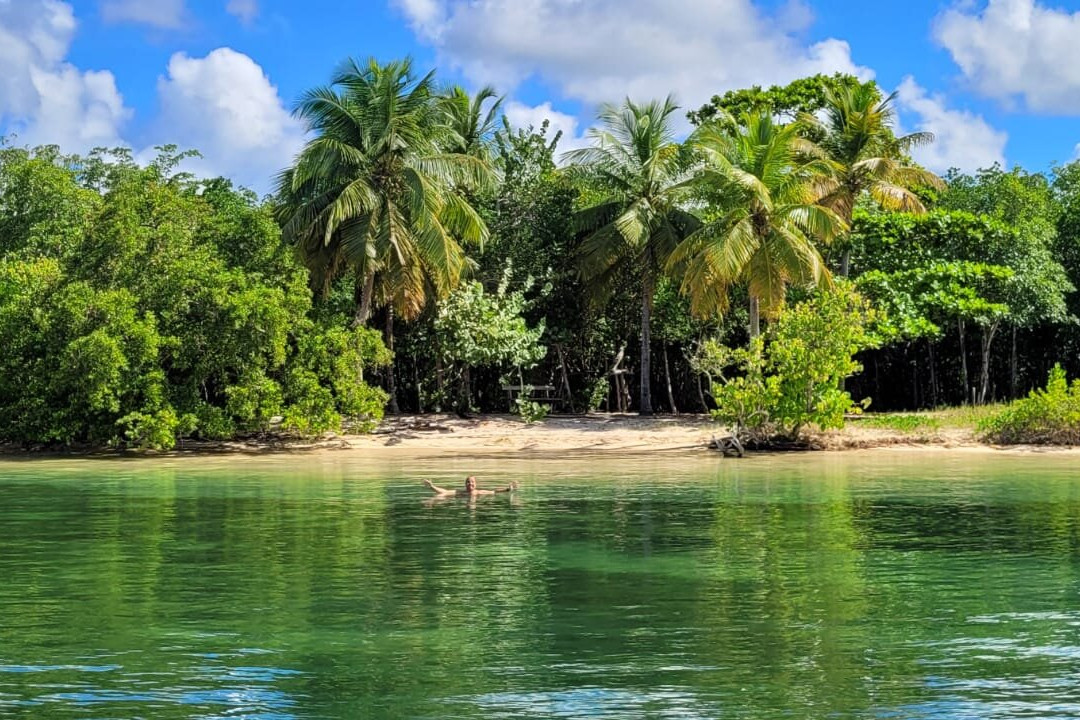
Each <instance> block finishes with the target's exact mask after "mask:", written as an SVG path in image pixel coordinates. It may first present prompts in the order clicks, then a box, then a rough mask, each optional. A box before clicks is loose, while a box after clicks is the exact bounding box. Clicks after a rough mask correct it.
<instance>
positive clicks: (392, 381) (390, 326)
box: [386, 305, 401, 415]
mask: <svg viewBox="0 0 1080 720" xmlns="http://www.w3.org/2000/svg"><path fill="white" fill-rule="evenodd" d="M386 347H387V348H388V349H389V350H390V364H389V365H388V366H387V372H388V373H389V377H388V378H387V381H386V390H387V392H388V393H389V394H390V407H389V411H390V414H391V415H400V414H401V408H400V407H398V401H397V377H396V375H395V373H394V360H395V358H394V306H393V305H390V306H389V307H387V308H386Z"/></svg>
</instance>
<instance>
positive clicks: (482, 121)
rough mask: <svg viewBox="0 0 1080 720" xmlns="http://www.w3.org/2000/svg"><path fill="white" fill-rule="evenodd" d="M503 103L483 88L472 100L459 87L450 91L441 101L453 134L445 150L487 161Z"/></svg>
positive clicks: (494, 94) (488, 88)
mask: <svg viewBox="0 0 1080 720" xmlns="http://www.w3.org/2000/svg"><path fill="white" fill-rule="evenodd" d="M502 102H503V99H502V98H501V97H499V96H498V93H496V92H495V88H493V87H491V86H485V87H483V88H481V89H480V90H478V91H477V93H476V94H475V95H473V96H471V97H470V96H469V93H468V91H467V90H465V89H464V88H462V87H461V86H460V85H455V86H453V87H452V88H450V90H449V91H447V93H446V94H445V95H444V96H443V97H442V98H440V100H439V104H440V107H441V109H442V111H443V113H444V114H445V117H446V124H447V125H448V126H449V128H450V130H451V132H452V135H451V136H450V138H448V139H447V141H446V144H445V145H446V146H445V150H446V151H448V152H452V153H460V154H462V155H472V156H475V157H480V158H485V159H486V158H488V157H489V156H490V154H491V143H492V137H493V135H494V133H495V130H496V123H497V121H498V119H499V111H500V109H501V108H502ZM485 105H486V106H487V107H486V109H485Z"/></svg>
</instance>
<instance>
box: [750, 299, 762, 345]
mask: <svg viewBox="0 0 1080 720" xmlns="http://www.w3.org/2000/svg"><path fill="white" fill-rule="evenodd" d="M760 334H761V307H760V303H759V302H758V299H757V298H756V297H754V296H753V295H751V296H750V339H751V340H753V339H754V338H756V337H757V336H758V335H760Z"/></svg>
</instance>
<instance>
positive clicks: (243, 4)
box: [225, 0, 259, 25]
mask: <svg viewBox="0 0 1080 720" xmlns="http://www.w3.org/2000/svg"><path fill="white" fill-rule="evenodd" d="M225 11H226V12H227V13H229V14H230V15H234V16H236V17H237V18H239V19H240V22H242V23H244V24H245V25H250V24H251V23H253V22H255V18H256V17H258V15H259V2H258V0H229V2H228V4H227V5H226V6H225Z"/></svg>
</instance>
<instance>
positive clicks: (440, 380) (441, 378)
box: [435, 353, 446, 412]
mask: <svg viewBox="0 0 1080 720" xmlns="http://www.w3.org/2000/svg"><path fill="white" fill-rule="evenodd" d="M435 396H436V397H437V398H438V400H437V401H436V402H437V404H436V406H435V409H436V412H440V411H442V409H443V403H444V402H445V401H446V371H445V370H443V361H442V354H441V353H436V354H435Z"/></svg>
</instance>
